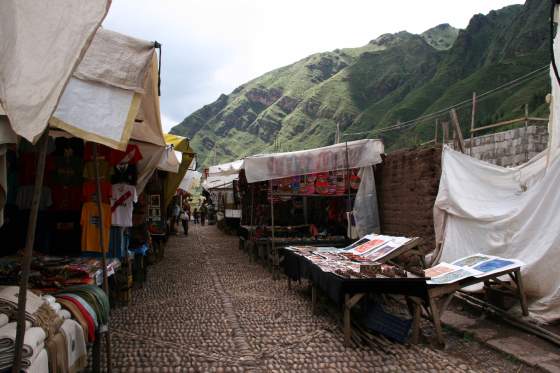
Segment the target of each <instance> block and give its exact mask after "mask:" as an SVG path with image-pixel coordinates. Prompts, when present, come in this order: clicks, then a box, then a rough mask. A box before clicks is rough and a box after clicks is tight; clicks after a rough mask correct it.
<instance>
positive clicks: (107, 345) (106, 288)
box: [93, 142, 112, 373]
mask: <svg viewBox="0 0 560 373" xmlns="http://www.w3.org/2000/svg"><path fill="white" fill-rule="evenodd" d="M93 163H94V166H95V183H96V190H95V193H96V197H97V212H98V214H99V221H98V222H99V248H100V249H101V253H102V254H101V265H102V266H103V290H104V291H105V294H107V298H108V297H109V278H108V276H107V252H106V250H107V249H108V248H106V247H105V240H104V235H105V232H104V229H103V209H102V207H103V205H102V203H103V201H102V199H101V180H100V176H99V160H98V159H97V143H95V142H94V143H93ZM105 327H106V328H107V330H106V331H105V333H103V334H104V335H105V356H106V358H107V372H109V373H111V370H112V369H111V366H112V361H111V332H110V330H109V320H108V321H107V325H105Z"/></svg>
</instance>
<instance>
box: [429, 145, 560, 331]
mask: <svg viewBox="0 0 560 373" xmlns="http://www.w3.org/2000/svg"><path fill="white" fill-rule="evenodd" d="M546 161H547V158H546V153H542V154H540V155H538V156H537V157H535V158H534V159H533V160H531V161H530V162H529V163H527V164H524V165H522V166H519V167H516V168H504V167H500V166H495V165H492V164H489V163H486V162H482V161H479V160H477V159H474V158H472V157H469V156H467V155H465V154H462V153H459V152H456V151H454V150H452V149H450V148H449V147H445V148H444V150H443V157H442V176H441V181H440V187H439V193H438V196H437V199H436V202H435V207H434V209H435V211H434V212H435V221H436V236H437V238H438V239H439V238H443V251H442V258H441V260H442V261H446V262H450V261H453V260H455V259H458V258H461V257H464V256H467V255H471V254H475V253H479V252H480V253H483V254H490V255H497V256H502V257H505V258H514V259H520V260H522V261H524V262H525V263H526V265H525V266H524V267H522V274H523V280H524V283H525V288H526V292H527V295H528V297H529V300H530V303H529V311H530V312H531V315H532V316H533V317H535V318H537V319H540V320H543V321H552V320H556V319H559V318H560V274H559V272H558V268H559V266H560V231H559V230H558V229H551V227H558V226H560V214H558V211H559V210H560V194H559V193H558V191H557V189H558V185H560V162H559V161H558V159H556V160H555V161H554V162H552V163H550V166H549V168H548V169H547V168H546V163H547V162H546ZM444 215H446V216H445V225H444V224H443V221H444Z"/></svg>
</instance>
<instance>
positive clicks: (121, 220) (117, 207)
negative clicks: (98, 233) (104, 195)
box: [111, 183, 138, 227]
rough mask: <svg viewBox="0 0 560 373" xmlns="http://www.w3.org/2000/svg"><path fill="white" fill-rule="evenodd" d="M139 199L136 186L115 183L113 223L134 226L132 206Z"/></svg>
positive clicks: (119, 225) (112, 202)
mask: <svg viewBox="0 0 560 373" xmlns="http://www.w3.org/2000/svg"><path fill="white" fill-rule="evenodd" d="M137 201H138V195H137V194H136V187H135V186H133V185H128V184H123V183H120V184H114V185H113V189H112V196H111V213H112V223H111V224H112V225H115V226H118V227H132V208H133V203H134V202H137Z"/></svg>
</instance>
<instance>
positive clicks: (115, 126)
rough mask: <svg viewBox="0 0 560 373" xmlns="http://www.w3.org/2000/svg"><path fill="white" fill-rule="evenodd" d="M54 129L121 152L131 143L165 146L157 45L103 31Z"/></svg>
mask: <svg viewBox="0 0 560 373" xmlns="http://www.w3.org/2000/svg"><path fill="white" fill-rule="evenodd" d="M50 123H51V124H52V125H53V126H55V127H59V128H61V129H64V130H65V131H67V132H69V133H71V134H73V135H74V136H77V137H80V138H82V139H84V140H89V141H95V142H98V143H100V144H104V145H107V146H109V147H112V148H116V149H120V150H124V149H125V148H126V145H127V143H128V142H129V140H130V139H131V138H132V139H134V140H138V141H144V142H148V143H151V144H155V145H160V146H165V140H164V138H163V132H162V130H161V119H160V113H159V97H158V95H157V58H156V53H155V49H154V43H152V42H148V41H144V40H140V39H136V38H132V37H129V36H126V35H122V34H119V33H117V32H114V31H110V30H106V29H99V31H98V32H97V33H96V35H95V37H94V39H93V41H92V43H91V46H90V48H89V49H88V50H87V52H86V54H85V56H84V58H83V60H82V62H81V63H80V64H79V65H78V67H77V68H76V71H75V72H74V74H73V76H72V77H71V78H70V80H69V82H68V85H67V87H66V89H65V90H64V92H63V94H62V97H61V99H60V102H59V104H58V106H57V108H56V111H55V112H54V114H53V117H52V118H51V120H50Z"/></svg>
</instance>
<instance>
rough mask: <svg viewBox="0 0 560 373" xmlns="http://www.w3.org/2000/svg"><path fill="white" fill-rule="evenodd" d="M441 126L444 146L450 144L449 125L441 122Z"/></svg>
mask: <svg viewBox="0 0 560 373" xmlns="http://www.w3.org/2000/svg"><path fill="white" fill-rule="evenodd" d="M441 126H442V131H441V132H442V134H441V136H442V138H443V144H444V145H445V144H447V143H448V142H449V123H448V122H441Z"/></svg>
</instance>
